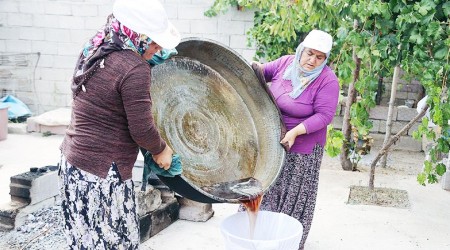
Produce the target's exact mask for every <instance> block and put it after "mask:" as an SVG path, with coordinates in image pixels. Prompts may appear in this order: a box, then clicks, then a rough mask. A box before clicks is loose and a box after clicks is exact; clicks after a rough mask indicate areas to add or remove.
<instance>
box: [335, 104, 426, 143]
mask: <svg viewBox="0 0 450 250" xmlns="http://www.w3.org/2000/svg"><path fill="white" fill-rule="evenodd" d="M339 108H340V109H339V112H338V114H337V115H336V116H335V117H334V119H333V123H332V125H333V127H334V128H337V129H342V121H343V116H344V108H345V106H339ZM388 111H389V107H387V106H376V107H374V108H372V109H371V110H370V111H369V120H370V121H371V122H372V124H373V127H372V129H371V130H370V136H372V137H373V138H374V147H377V148H380V147H381V146H382V144H383V141H384V136H385V134H386V119H387V115H388ZM416 115H417V110H416V109H415V108H408V107H405V106H399V107H394V110H393V118H392V122H393V124H392V130H391V134H392V135H395V134H396V133H398V132H399V131H400V130H401V129H402V128H403V127H405V125H406V124H408V122H409V121H411V120H412V119H413V118H414V117H416ZM420 122H421V120H419V121H418V122H416V123H415V124H414V125H413V126H412V127H411V128H410V129H409V130H408V131H407V133H406V134H405V135H404V136H401V137H400V140H399V141H398V142H397V143H396V144H395V145H394V146H392V147H391V148H392V149H396V150H408V151H416V152H418V151H423V150H424V146H423V145H422V144H423V143H422V141H421V140H420V141H418V140H415V139H414V138H413V137H412V134H413V132H414V131H416V130H417V128H418V127H419V125H420Z"/></svg>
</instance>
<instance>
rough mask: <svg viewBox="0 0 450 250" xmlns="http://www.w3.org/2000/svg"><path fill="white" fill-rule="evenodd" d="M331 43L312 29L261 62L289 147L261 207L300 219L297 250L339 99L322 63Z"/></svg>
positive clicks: (305, 229) (310, 214)
mask: <svg viewBox="0 0 450 250" xmlns="http://www.w3.org/2000/svg"><path fill="white" fill-rule="evenodd" d="M331 46H332V38H331V36H330V35H329V34H328V33H326V32H323V31H320V30H312V31H311V32H310V33H309V34H308V35H307V36H306V38H305V40H304V41H303V42H302V43H300V45H299V46H298V47H297V50H296V53H295V55H287V56H283V57H281V58H279V59H277V60H275V61H272V62H269V63H266V64H263V65H261V67H262V69H263V72H264V77H265V79H266V81H267V82H271V85H270V90H271V92H272V94H273V96H274V98H275V100H276V103H277V105H278V107H279V109H280V111H281V114H282V119H283V121H284V123H285V125H286V128H287V131H288V132H287V133H286V135H285V137H284V138H283V139H282V140H281V143H282V144H284V145H288V148H289V150H288V152H287V156H286V160H285V162H284V165H283V168H282V171H281V173H280V176H279V178H278V180H277V181H276V183H275V184H274V185H273V186H272V187H271V188H270V189H269V190H268V192H267V193H266V194H265V195H264V198H263V200H262V203H261V206H260V209H261V210H268V211H274V212H281V213H285V214H288V215H290V216H292V217H294V218H296V219H297V220H299V221H300V222H301V223H302V225H303V237H302V240H301V242H300V246H299V249H303V248H304V244H305V241H306V238H307V236H308V233H309V230H310V227H311V222H312V219H313V215H314V207H315V205H316V197H317V188H318V182H319V169H320V165H321V161H322V156H323V150H324V145H325V141H326V135H327V125H328V124H330V123H331V121H332V119H333V117H334V114H335V112H336V106H337V103H338V96H339V83H338V79H337V77H336V75H335V74H334V73H333V71H332V70H331V69H330V68H329V67H328V66H327V65H326V63H327V59H328V58H329V56H330V51H331Z"/></svg>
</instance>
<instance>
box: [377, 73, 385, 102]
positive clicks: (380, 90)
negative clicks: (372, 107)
mask: <svg viewBox="0 0 450 250" xmlns="http://www.w3.org/2000/svg"><path fill="white" fill-rule="evenodd" d="M382 97H383V75H381V74H380V75H379V76H378V88H377V96H376V98H375V103H376V104H377V105H380V103H381V99H382Z"/></svg>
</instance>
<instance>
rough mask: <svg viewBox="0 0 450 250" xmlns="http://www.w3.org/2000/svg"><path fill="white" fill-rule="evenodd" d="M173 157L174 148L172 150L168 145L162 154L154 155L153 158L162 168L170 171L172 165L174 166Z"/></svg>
mask: <svg viewBox="0 0 450 250" xmlns="http://www.w3.org/2000/svg"><path fill="white" fill-rule="evenodd" d="M172 155H173V150H172V148H170V147H169V145H166V147H165V148H164V150H163V151H162V152H161V153H159V154H157V155H153V156H152V157H153V160H154V161H155V162H156V164H158V166H159V167H160V168H164V170H168V169H169V168H170V165H171V164H172Z"/></svg>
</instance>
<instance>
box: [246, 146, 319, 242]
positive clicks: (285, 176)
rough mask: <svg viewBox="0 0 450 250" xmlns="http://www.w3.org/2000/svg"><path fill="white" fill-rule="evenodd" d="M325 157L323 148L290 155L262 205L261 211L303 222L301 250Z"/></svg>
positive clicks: (312, 214) (311, 215)
mask: <svg viewBox="0 0 450 250" xmlns="http://www.w3.org/2000/svg"><path fill="white" fill-rule="evenodd" d="M322 156H323V147H321V146H320V145H316V146H315V147H314V149H313V152H312V153H310V154H299V153H291V152H289V153H287V155H286V160H285V162H284V165H283V169H282V170H281V173H280V176H279V177H278V179H277V181H276V183H275V184H274V185H273V186H272V187H271V188H270V189H269V190H268V191H267V192H266V193H265V194H264V196H263V199H262V202H261V205H260V210H265V211H272V212H278V213H284V214H287V215H290V216H292V217H294V218H296V219H297V220H299V221H300V223H302V225H303V236H302V240H301V242H300V245H299V249H303V248H304V244H305V241H306V238H307V237H308V234H309V230H310V228H311V223H312V219H313V216H314V208H315V206H316V197H317V189H318V186H319V170H320V165H321V163H322ZM239 211H245V207H244V206H242V205H241V206H240V207H239Z"/></svg>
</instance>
